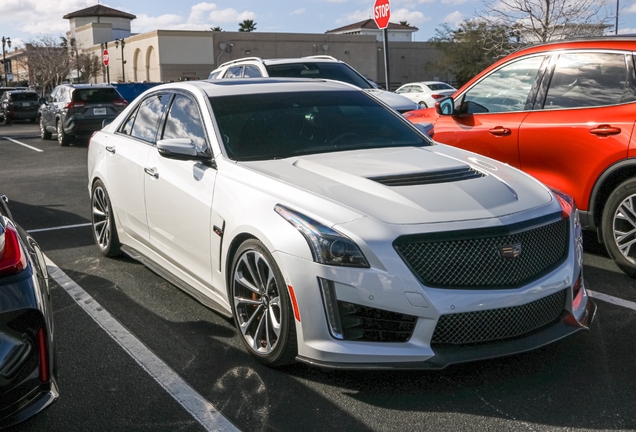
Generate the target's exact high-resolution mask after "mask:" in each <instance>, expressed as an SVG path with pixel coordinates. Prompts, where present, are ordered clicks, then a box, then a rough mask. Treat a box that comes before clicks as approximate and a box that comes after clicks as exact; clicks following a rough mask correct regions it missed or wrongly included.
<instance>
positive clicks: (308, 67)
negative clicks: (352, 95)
mask: <svg viewBox="0 0 636 432" xmlns="http://www.w3.org/2000/svg"><path fill="white" fill-rule="evenodd" d="M261 77H276V78H318V79H331V80H336V81H342V82H346V83H348V84H351V85H354V86H356V87H359V88H361V89H363V90H364V91H366V92H369V93H371V94H373V95H374V96H376V97H377V98H378V99H380V100H381V101H382V102H384V103H386V104H387V105H389V106H390V107H391V108H393V109H394V110H396V111H397V112H400V113H405V112H407V111H412V110H416V109H419V108H421V107H420V106H419V105H418V104H416V103H414V102H413V101H411V100H410V99H408V98H405V97H404V96H400V95H397V94H395V93H392V92H388V91H385V90H382V89H380V88H378V86H377V84H375V83H373V82H371V81H369V80H368V79H366V78H365V77H364V76H362V75H361V74H360V73H359V72H358V71H356V70H355V69H354V68H352V67H351V66H349V65H348V64H346V63H345V62H342V61H340V60H337V59H336V58H334V57H331V56H326V55H319V56H309V57H301V58H288V59H261V58H259V57H246V58H242V59H238V60H232V61H229V62H226V63H223V64H222V65H221V66H219V67H218V68H217V69H215V70H213V71H212V72H211V73H210V76H209V77H208V79H220V78H261Z"/></svg>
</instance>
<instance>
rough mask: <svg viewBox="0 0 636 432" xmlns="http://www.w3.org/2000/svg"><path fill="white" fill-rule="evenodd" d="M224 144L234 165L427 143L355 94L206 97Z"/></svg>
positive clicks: (397, 118)
mask: <svg viewBox="0 0 636 432" xmlns="http://www.w3.org/2000/svg"><path fill="white" fill-rule="evenodd" d="M210 103H211V105H212V109H213V111H214V115H215V117H216V120H217V123H218V125H219V129H220V132H221V136H222V137H223V143H224V145H225V148H226V150H227V154H228V156H229V157H230V158H231V159H234V160H238V161H248V160H264V159H281V158H287V157H291V156H297V155H307V154H315V153H327V152H339V151H346V150H360V149H372V148H382V147H408V146H416V147H420V146H427V145H429V144H430V142H429V141H428V140H427V139H426V138H424V137H423V136H422V135H421V134H419V133H418V132H417V131H416V130H414V129H413V128H412V127H411V126H409V124H408V123H406V122H405V121H404V120H403V119H402V118H400V116H399V115H398V114H397V113H395V112H393V111H391V110H389V109H387V108H385V107H383V106H382V105H380V104H379V103H377V102H376V101H375V100H373V99H372V98H371V97H369V96H367V95H366V94H365V93H364V92H360V91H347V90H345V91H319V92H311V91H307V92H289V93H264V94H247V95H235V96H219V97H211V98H210Z"/></svg>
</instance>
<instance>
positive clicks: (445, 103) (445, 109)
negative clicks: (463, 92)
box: [435, 97, 455, 115]
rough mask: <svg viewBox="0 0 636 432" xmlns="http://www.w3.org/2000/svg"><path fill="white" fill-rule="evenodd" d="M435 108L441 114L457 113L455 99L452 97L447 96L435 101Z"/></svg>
mask: <svg viewBox="0 0 636 432" xmlns="http://www.w3.org/2000/svg"><path fill="white" fill-rule="evenodd" d="M435 110H436V111H437V114H439V115H453V114H455V101H454V100H453V98H452V97H447V98H445V99H442V100H441V101H439V102H436V103H435Z"/></svg>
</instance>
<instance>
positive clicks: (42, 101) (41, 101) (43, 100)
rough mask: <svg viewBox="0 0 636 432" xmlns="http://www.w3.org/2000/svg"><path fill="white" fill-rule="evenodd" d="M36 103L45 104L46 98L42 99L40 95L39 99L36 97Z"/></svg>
mask: <svg viewBox="0 0 636 432" xmlns="http://www.w3.org/2000/svg"><path fill="white" fill-rule="evenodd" d="M38 103H39V104H40V105H42V104H46V99H44V98H42V97H41V98H40V99H38Z"/></svg>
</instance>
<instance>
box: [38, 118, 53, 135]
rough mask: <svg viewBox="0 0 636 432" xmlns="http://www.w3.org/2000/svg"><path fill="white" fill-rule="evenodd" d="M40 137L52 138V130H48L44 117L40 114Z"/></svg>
mask: <svg viewBox="0 0 636 432" xmlns="http://www.w3.org/2000/svg"><path fill="white" fill-rule="evenodd" d="M40 138H42V139H43V140H50V139H51V132H49V131H47V130H46V126H45V124H44V119H43V118H42V116H40Z"/></svg>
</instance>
